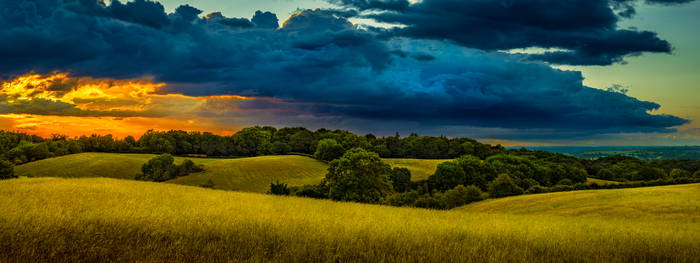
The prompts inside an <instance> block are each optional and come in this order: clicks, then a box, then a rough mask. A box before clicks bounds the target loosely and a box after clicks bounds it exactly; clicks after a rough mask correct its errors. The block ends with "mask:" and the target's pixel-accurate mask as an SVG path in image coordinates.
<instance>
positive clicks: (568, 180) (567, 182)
mask: <svg viewBox="0 0 700 263" xmlns="http://www.w3.org/2000/svg"><path fill="white" fill-rule="evenodd" d="M557 185H574V182H573V181H571V179H569V178H564V179H561V180H559V182H557Z"/></svg>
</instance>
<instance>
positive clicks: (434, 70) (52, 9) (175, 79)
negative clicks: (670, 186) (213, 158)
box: [0, 0, 687, 136]
mask: <svg viewBox="0 0 700 263" xmlns="http://www.w3.org/2000/svg"><path fill="white" fill-rule="evenodd" d="M344 2H346V3H350V2H351V1H344ZM379 2H382V3H384V4H378V3H379ZM489 2H490V1H489ZM541 2H547V1H541ZM423 3H424V4H425V5H426V6H427V5H428V4H431V3H437V2H436V1H433V0H425V1H423ZM444 3H449V2H444ZM372 6H376V8H379V9H384V10H390V11H391V12H392V13H393V15H396V16H398V17H404V16H405V15H406V14H409V13H411V14H412V12H415V8H416V7H415V5H402V4H401V1H389V2H386V1H364V6H359V5H358V6H357V8H360V9H367V10H368V9H371V8H370V7H372ZM585 6H591V7H595V4H587V5H585ZM437 7H440V6H436V7H435V8H437ZM493 8H494V10H495V11H498V10H501V9H499V7H495V6H494V7H493ZM600 8H603V7H600ZM607 8H608V7H605V8H603V9H604V10H609V9H607ZM529 10H531V11H533V12H540V13H542V12H544V13H546V12H545V11H542V10H537V9H529ZM343 14H348V13H343V12H338V11H337V10H305V11H302V12H300V13H298V14H295V15H293V16H292V17H291V18H290V19H288V20H287V21H286V23H284V25H282V27H279V28H278V25H279V22H278V20H277V17H276V15H274V14H272V13H269V12H256V14H255V15H254V17H253V18H252V19H251V20H249V19H247V18H228V17H225V16H223V15H221V14H220V13H213V14H209V15H205V16H204V17H200V15H201V11H200V10H198V9H196V8H194V7H191V6H181V7H179V8H177V9H176V10H175V12H174V13H170V14H168V13H165V11H164V10H163V8H162V6H161V5H160V4H159V3H157V2H150V1H145V0H137V1H134V2H130V3H126V4H122V3H120V2H118V1H112V2H111V4H110V5H105V4H102V3H101V2H98V1H96V0H95V1H88V0H84V1H58V0H27V1H17V0H12V1H3V2H1V3H0V39H11V40H12V41H3V42H0V57H2V60H0V72H3V73H4V74H6V75H5V76H8V74H22V73H26V72H28V71H32V70H34V71H37V72H39V73H42V72H50V71H55V70H59V71H67V72H70V73H71V74H73V75H77V76H93V77H110V78H135V77H152V78H154V80H156V81H163V82H166V83H168V85H167V87H166V89H165V91H164V92H173V93H183V94H187V95H195V96H200V95H221V94H238V95H247V96H262V97H270V98H275V99H274V100H252V101H242V102H240V103H239V104H238V105H236V107H237V110H239V111H230V112H225V113H221V114H228V116H231V117H236V116H237V114H247V113H248V112H258V113H260V114H262V115H264V114H270V113H273V114H272V116H269V115H265V116H264V118H276V119H282V120H285V121H287V122H288V123H294V124H303V123H304V122H314V120H313V119H314V118H315V119H323V120H330V119H333V120H344V121H345V122H346V123H348V122H353V123H362V125H367V126H368V127H372V126H379V125H381V124H383V123H387V122H392V123H399V124H397V125H404V126H409V125H411V124H412V123H418V124H420V125H421V126H423V127H442V126H452V127H489V128H492V127H501V128H508V129H544V130H548V131H551V133H557V134H562V133H567V132H570V131H576V134H600V133H616V132H668V131H671V130H672V127H674V126H678V125H681V124H684V123H686V122H687V120H685V119H682V118H679V117H675V116H669V115H655V114H651V113H650V112H652V111H654V110H656V109H658V108H659V105H658V104H656V103H653V102H646V101H640V100H637V99H635V98H632V97H629V96H627V95H624V94H620V93H615V92H611V91H603V90H597V89H593V88H589V87H586V86H584V85H583V84H582V77H581V74H580V73H579V72H575V71H562V70H557V69H553V68H552V67H550V66H548V65H547V64H544V63H541V62H533V61H532V60H530V59H529V58H527V57H524V56H523V55H518V54H504V53H500V52H493V51H489V50H490V49H493V48H495V47H499V45H506V44H503V43H499V41H493V42H494V43H492V44H490V45H494V46H493V48H491V47H489V46H486V47H480V48H483V49H485V50H486V51H484V50H481V49H474V48H465V47H463V46H461V45H459V44H454V43H455V42H445V41H440V40H416V39H414V38H413V37H414V36H415V37H418V35H415V34H400V35H398V36H395V37H387V35H385V34H384V33H382V32H380V33H377V32H376V31H374V30H371V31H370V30H363V29H361V28H358V27H357V26H355V25H353V24H352V23H350V22H349V21H348V20H347V19H345V18H344V17H343ZM426 14H427V15H430V14H428V13H426ZM563 14H567V13H563ZM385 15H389V14H385ZM492 15H496V16H499V15H500V16H505V14H502V13H493V14H492ZM541 15H542V14H541ZM592 15H593V16H594V17H595V15H596V14H592ZM597 15H600V16H601V17H600V18H598V19H597V22H595V21H593V22H590V21H580V22H577V21H573V20H569V18H568V17H560V18H556V17H550V18H547V19H550V20H546V19H545V20H541V21H536V20H533V17H531V16H530V15H526V16H521V17H517V18H514V19H519V20H518V21H520V22H521V23H523V25H530V26H531V27H534V28H546V27H548V26H547V25H546V24H548V23H550V22H551V23H554V25H553V27H555V29H556V30H557V31H561V34H559V35H552V36H546V35H545V33H546V32H548V31H537V30H535V31H527V28H525V29H524V30H526V33H527V32H536V31H537V32H539V33H541V34H539V35H540V36H542V38H543V39H542V40H538V41H543V43H547V41H551V42H553V43H568V42H566V41H569V42H572V43H573V42H577V41H580V40H581V39H582V38H581V37H580V36H579V33H580V30H578V29H581V28H589V27H593V28H594V29H591V32H593V33H591V34H592V35H593V36H596V37H597V36H599V35H598V34H599V33H600V30H599V28H600V27H603V28H605V25H610V23H614V21H616V19H617V18H616V17H615V16H614V15H610V14H607V13H605V12H601V13H600V14H597ZM426 18H430V19H435V20H434V22H435V25H439V26H443V25H444V24H445V23H449V22H450V20H449V19H456V18H450V17H442V18H438V17H433V16H426ZM401 19H405V17H404V18H401ZM560 20H561V21H560ZM401 21H404V20H401ZM411 21H414V20H411ZM460 21H462V20H456V22H455V21H452V23H458V22H460ZM545 22H546V23H545ZM555 22H561V23H555ZM407 24H410V25H411V26H409V27H408V28H407V29H406V32H410V31H411V30H417V28H421V27H423V26H424V25H425V24H419V23H415V24H411V23H407ZM506 25H507V23H506ZM412 27H413V29H411V28H412ZM574 29H575V30H574ZM446 30H447V31H450V30H457V29H456V28H455V27H452V28H448V29H446ZM462 30H463V31H462V32H463V33H464V35H469V34H476V35H482V36H488V35H493V34H496V35H495V36H499V35H500V34H502V33H510V32H513V33H514V34H515V35H514V36H512V37H513V38H515V39H517V38H518V37H523V38H524V37H525V36H526V33H519V31H518V30H516V29H515V28H513V29H508V30H509V31H504V32H497V33H494V32H491V31H489V29H488V28H486V29H484V31H479V29H478V28H469V29H464V28H463V29H462ZM464 30H467V31H466V32H465V31H464ZM577 30H578V31H577ZM447 31H444V32H447ZM603 31H605V30H603ZM596 32H597V33H596ZM605 32H608V33H610V34H612V35H611V36H609V37H610V38H613V39H614V38H616V37H619V36H618V34H627V33H629V34H630V36H631V38H634V37H636V36H645V37H646V38H647V39H651V40H654V39H656V38H655V35H653V34H651V35H650V34H647V33H644V32H637V31H629V32H628V31H621V30H614V29H609V30H608V31H605ZM567 37H570V38H572V39H569V40H566V38H567ZM431 38H432V37H431ZM496 39H499V38H496ZM584 39H586V38H584ZM594 40H595V41H601V40H600V39H598V38H595V37H593V38H591V40H590V41H588V42H585V41H584V42H585V43H589V44H590V43H593V44H591V45H592V46H591V47H590V48H578V49H576V52H584V53H585V54H583V55H585V56H586V57H587V59H591V58H594V59H595V58H599V57H600V56H607V57H609V58H611V59H614V58H615V57H616V56H615V55H614V54H610V53H611V51H610V50H617V49H620V50H622V51H619V52H618V51H615V52H612V53H615V54H618V53H620V54H622V53H624V54H628V53H625V52H628V51H629V48H627V47H626V46H623V47H617V46H615V45H613V44H611V43H607V42H606V44H608V45H610V47H609V48H607V49H604V50H607V51H600V50H598V48H600V45H601V44H597V42H595V41H594ZM504 41H506V40H504ZM523 41H524V40H523ZM659 41H661V42H659V43H661V44H663V43H665V42H663V40H659ZM508 42H509V43H510V40H508ZM603 42H605V41H603ZM456 43H461V42H459V41H457V42H456ZM504 43H505V42H504ZM461 44H464V43H461ZM639 45H641V46H644V45H646V44H644V43H640V44H639ZM506 46H507V45H506ZM516 46H517V45H514V46H509V47H516ZM638 49H644V47H641V48H638ZM601 52H602V53H603V54H598V53H601ZM606 52H607V53H606ZM590 54H594V56H590ZM545 55H550V56H552V57H557V56H558V57H565V56H566V55H567V54H544V55H542V56H545ZM568 55H570V54H568ZM583 55H582V56H583ZM541 59H544V58H541ZM554 59H555V58H548V60H554ZM560 59H562V60H572V59H571V58H560ZM217 114H218V113H217ZM309 116H313V118H309ZM247 117H249V116H247ZM254 117H255V116H254ZM260 118H261V120H262V118H263V116H261V117H260ZM252 124H255V123H252ZM542 135H543V136H546V134H542Z"/></svg>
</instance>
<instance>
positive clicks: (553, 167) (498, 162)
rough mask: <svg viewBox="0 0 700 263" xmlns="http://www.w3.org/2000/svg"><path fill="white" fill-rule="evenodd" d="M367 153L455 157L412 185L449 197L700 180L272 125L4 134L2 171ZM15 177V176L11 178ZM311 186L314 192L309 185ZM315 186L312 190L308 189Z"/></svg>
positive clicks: (673, 172)
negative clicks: (95, 158) (501, 182)
mask: <svg viewBox="0 0 700 263" xmlns="http://www.w3.org/2000/svg"><path fill="white" fill-rule="evenodd" d="M355 148H359V149H363V150H365V151H368V152H372V153H375V154H377V156H378V157H380V158H422V159H454V160H453V161H449V162H446V163H443V164H440V165H439V166H438V169H437V171H435V174H434V175H433V176H431V178H429V179H428V180H427V181H426V182H424V183H423V185H422V186H421V185H416V184H415V183H414V182H411V183H410V184H411V187H412V188H413V189H418V187H423V188H426V190H425V191H432V190H438V191H447V190H450V189H453V188H454V187H456V186H458V185H463V186H465V187H466V186H470V185H474V186H475V187H477V188H479V189H481V190H482V191H488V185H489V183H490V182H492V181H494V180H496V178H497V177H498V176H499V175H501V174H507V175H508V176H509V178H510V179H511V181H512V182H513V183H514V184H515V185H517V186H518V187H519V188H521V189H523V191H527V190H528V189H529V188H531V187H533V186H535V185H539V186H541V187H552V186H555V185H574V184H578V183H583V182H584V181H585V180H586V178H587V177H594V178H600V179H605V180H614V181H650V180H660V179H664V178H667V177H669V176H670V177H693V176H694V175H698V171H699V170H700V161H691V160H667V161H653V162H649V161H642V160H639V159H636V158H633V157H623V156H612V157H606V158H599V159H596V160H588V159H580V158H575V157H572V156H567V155H563V154H556V153H551V152H546V151H530V150H527V149H524V148H522V149H505V148H504V147H502V146H500V145H489V144H484V143H479V142H478V141H476V140H474V139H469V138H449V137H445V136H420V135H418V134H415V133H414V134H410V135H409V136H407V137H402V136H400V135H399V134H398V133H397V134H395V135H394V136H387V137H377V136H375V135H373V134H366V135H357V134H353V133H351V132H349V131H346V130H329V129H318V130H315V131H311V130H308V129H306V128H303V127H285V128H280V129H277V128H275V127H269V126H264V127H260V126H255V127H248V128H244V129H242V130H241V131H239V132H237V133H235V134H233V135H230V136H221V135H216V134H212V133H209V132H186V131H181V130H171V131H147V132H146V133H144V134H143V135H142V136H141V137H139V138H138V139H136V138H134V137H132V136H127V137H125V138H121V139H117V138H114V137H113V136H111V135H90V136H80V137H74V138H70V137H68V136H65V135H52V136H50V137H48V138H42V137H40V136H36V135H29V134H26V133H19V132H11V131H0V153H1V154H0V171H12V169H9V168H8V167H11V166H13V165H17V164H22V163H26V162H31V161H36V160H40V159H44V158H50V157H54V156H61V155H66V154H75V153H80V152H115V153H152V154H164V153H167V154H171V155H175V156H186V155H196V156H207V157H250V156H261V155H280V154H300V155H307V156H311V157H314V158H317V159H319V160H323V161H332V160H336V159H338V158H340V157H341V156H343V154H345V153H346V152H347V151H348V150H350V149H355ZM7 177H11V176H7ZM307 188H308V187H307ZM309 189H311V188H308V189H307V190H309Z"/></svg>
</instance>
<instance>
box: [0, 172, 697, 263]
mask: <svg viewBox="0 0 700 263" xmlns="http://www.w3.org/2000/svg"><path fill="white" fill-rule="evenodd" d="M684 187H685V188H688V189H685V188H684ZM698 187H699V186H698V185H692V186H691V185H684V186H664V187H654V188H641V189H639V190H643V191H645V192H646V193H647V194H644V193H643V192H640V193H635V194H632V195H635V196H636V198H640V199H652V200H655V199H656V197H655V196H656V195H658V194H659V191H660V192H668V194H667V195H672V193H673V194H675V195H677V196H678V197H676V198H675V199H671V200H669V201H668V202H667V203H664V204H663V206H668V207H675V206H676V205H677V204H678V202H679V201H681V200H687V201H689V202H691V203H692V204H694V205H695V208H692V207H690V206H687V205H686V206H682V207H679V208H677V209H679V210H683V211H684V212H682V213H678V214H676V215H675V216H674V219H673V220H666V219H670V218H668V217H667V216H663V217H660V219H659V218H656V217H651V218H647V217H617V216H614V217H607V216H603V215H595V213H589V215H590V216H587V217H572V216H559V215H558V214H559V213H556V212H550V213H547V214H537V215H533V214H532V213H523V214H517V213H512V212H503V213H501V212H499V213H483V212H476V211H475V210H471V211H472V212H465V211H435V210H426V209H412V208H395V207H387V206H376V205H363V204H356V203H338V202H331V201H327V200H313V199H304V198H295V197H279V196H271V195H262V194H254V193H240V192H230V191H217V190H210V189H204V188H196V187H187V186H180V185H175V184H162V183H151V182H138V181H129V180H115V179H105V178H82V179H59V178H22V179H13V180H5V181H1V182H0V196H2V198H0V262H6V261H7V262H14V261H27V260H30V261H37V262H43V261H55V262H62V261H90V262H105V261H119V262H134V261H140V262H153V261H158V262H180V261H198V262H202V261H206V262H226V261H236V262H240V261H253V262H261V261H277V262H290V261H291V262H338V261H340V262H426V261H429V262H555V261H556V262H660V261H665V262H667V261H675V262H684V261H685V262H692V261H695V260H697V259H698V258H700V240H699V239H698V238H697V237H698V235H699V234H700V223H699V222H698V221H697V220H695V218H697V215H698V211H697V206H698V198H697V197H698V196H697V193H698ZM658 189H661V190H658ZM632 190H637V189H622V190H604V191H605V192H615V191H619V192H628V191H632ZM560 194H563V195H568V194H572V193H560ZM667 197H668V196H665V197H664V199H667ZM503 200H505V199H503ZM574 200H576V199H574ZM611 200H612V201H613V202H614V201H615V200H618V199H611ZM667 200H668V199H667ZM494 201H496V200H494ZM612 205H615V204H612ZM616 205H617V206H618V207H619V208H623V207H624V206H626V205H627V203H624V202H622V203H617V204H616ZM646 207H647V208H648V209H649V211H647V212H645V213H648V214H654V213H661V214H665V213H666V212H664V211H667V210H666V208H663V207H659V206H657V203H655V202H653V203H651V204H647V205H646ZM552 209H553V210H558V208H552ZM490 212H493V211H490ZM689 215H690V216H689ZM657 219H658V220H657Z"/></svg>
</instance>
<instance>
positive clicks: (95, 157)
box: [15, 153, 446, 193]
mask: <svg viewBox="0 0 700 263" xmlns="http://www.w3.org/2000/svg"><path fill="white" fill-rule="evenodd" d="M154 156H155V155H153V154H121V153H80V154H72V155H66V156H60V157H55V158H49V159H44V160H39V161H35V162H30V163H26V164H22V165H18V166H16V167H15V174H16V175H18V176H26V177H67V178H75V177H109V178H121V179H133V178H134V177H135V176H136V175H137V174H139V173H141V165H143V164H144V163H146V162H147V161H148V160H149V159H151V158H153V157H154ZM184 159H190V160H192V161H194V162H195V163H197V164H202V165H204V169H205V171H204V172H201V173H194V174H190V175H188V176H185V177H180V178H176V179H173V180H170V181H169V182H171V183H176V184H184V185H202V184H205V183H206V182H207V181H208V180H212V182H213V183H214V188H215V189H224V190H237V191H246V192H259V193H262V192H265V191H267V190H268V189H269V187H270V183H271V182H276V181H277V180H279V181H280V182H283V183H287V184H288V185H290V186H293V185H304V184H317V183H319V182H321V179H323V177H325V175H326V172H327V169H328V165H327V164H326V163H324V162H321V161H318V160H315V159H313V158H309V157H304V156H298V155H279V156H259V157H250V158H238V159H216V158H186V157H175V162H176V163H180V162H182V160H184ZM384 160H385V161H386V162H387V164H389V165H391V166H392V167H396V166H398V167H405V168H408V169H409V170H411V173H412V174H413V180H420V179H427V178H428V176H430V175H432V174H433V172H435V169H436V167H437V165H438V164H439V163H441V162H444V161H446V160H421V159H384Z"/></svg>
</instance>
